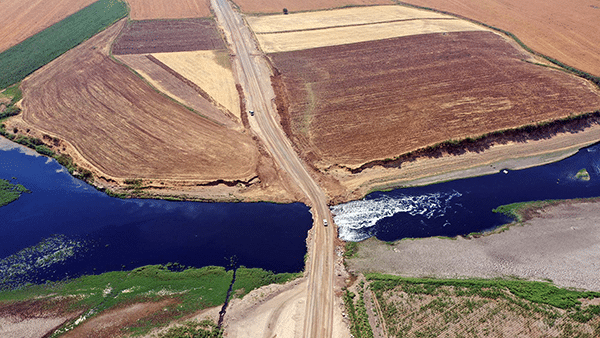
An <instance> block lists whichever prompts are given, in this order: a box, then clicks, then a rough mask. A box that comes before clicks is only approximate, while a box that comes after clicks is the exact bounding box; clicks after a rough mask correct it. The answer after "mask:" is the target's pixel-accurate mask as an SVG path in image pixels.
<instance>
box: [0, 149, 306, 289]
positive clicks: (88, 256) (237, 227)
mask: <svg viewBox="0 0 600 338" xmlns="http://www.w3.org/2000/svg"><path fill="white" fill-rule="evenodd" d="M13 177H14V178H15V179H13ZM0 178H4V179H8V180H10V181H11V182H12V183H20V184H23V185H24V186H25V187H27V188H28V189H29V190H31V191H32V193H31V194H23V195H22V196H21V197H20V198H19V199H18V200H16V201H15V202H12V203H10V204H8V205H7V206H4V207H2V208H1V209H0V234H1V235H0V283H2V282H3V283H4V284H10V285H18V284H22V283H25V282H33V283H40V282H44V281H47V280H61V279H64V278H66V277H68V278H72V277H78V276H80V275H84V274H98V273H102V272H106V271H115V270H129V269H133V268H136V267H138V266H143V265H148V264H166V263H169V262H176V263H179V264H182V265H185V266H193V267H202V266H207V265H219V266H227V265H228V264H229V262H230V258H231V257H234V256H235V257H236V258H237V262H238V264H239V265H243V266H246V267H250V268H254V267H257V268H263V269H266V270H270V271H273V272H299V271H302V270H303V269H304V255H305V254H306V236H307V232H308V230H309V229H310V228H311V226H312V216H311V214H310V212H309V208H308V207H307V206H305V205H304V204H301V203H294V204H272V203H199V202H172V201H163V200H142V199H118V198H112V197H109V196H107V195H106V194H104V193H101V192H99V191H97V190H96V189H95V188H94V187H92V186H90V185H88V184H86V183H84V182H82V181H80V180H78V179H75V178H73V177H72V176H71V175H69V173H68V172H67V171H66V169H65V168H64V167H62V166H61V165H60V164H58V163H57V162H56V161H54V160H53V159H50V158H47V157H43V156H39V155H37V154H35V153H33V152H32V151H30V150H29V149H27V148H24V147H22V146H19V145H16V144H14V143H11V142H9V141H7V140H5V139H0Z"/></svg>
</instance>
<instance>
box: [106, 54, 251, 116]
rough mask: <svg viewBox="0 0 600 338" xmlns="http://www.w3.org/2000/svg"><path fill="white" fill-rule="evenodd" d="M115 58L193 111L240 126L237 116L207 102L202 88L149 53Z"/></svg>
mask: <svg viewBox="0 0 600 338" xmlns="http://www.w3.org/2000/svg"><path fill="white" fill-rule="evenodd" d="M115 58H116V59H117V60H119V61H121V62H123V63H125V64H126V65H127V66H129V67H131V68H132V69H134V70H135V71H136V72H137V73H138V74H140V75H141V76H142V77H144V79H145V80H146V81H148V82H149V83H150V84H151V85H152V86H154V87H155V88H156V89H158V90H159V91H161V92H163V93H165V94H167V95H169V96H170V97H172V98H174V99H175V100H177V101H179V102H181V103H183V104H184V105H186V106H187V107H190V108H192V109H193V110H195V111H196V112H202V113H201V114H202V115H203V116H205V117H207V118H209V119H211V120H213V121H215V122H217V123H219V124H222V125H224V126H226V127H228V128H238V127H240V126H241V123H240V121H239V119H237V118H235V117H234V116H233V115H231V114H230V113H228V112H227V111H225V110H221V109H219V108H217V106H215V105H214V104H213V103H212V102H211V101H209V100H208V99H206V98H204V96H207V95H208V94H207V93H206V92H205V91H204V90H203V89H202V88H200V87H198V85H196V84H194V83H193V82H191V81H190V80H188V79H186V78H184V77H183V76H181V75H180V74H178V73H176V72H175V71H174V70H172V69H171V68H169V67H167V66H166V65H164V64H163V63H161V62H160V61H158V60H156V59H155V58H154V59H153V58H152V56H151V55H145V54H128V55H116V56H115ZM238 110H239V109H238Z"/></svg>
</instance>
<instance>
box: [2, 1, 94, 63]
mask: <svg viewBox="0 0 600 338" xmlns="http://www.w3.org/2000/svg"><path fill="white" fill-rule="evenodd" d="M93 2H96V0H62V1H59V0H46V1H41V0H21V1H2V2H0V8H2V24H1V25H0V52H2V51H4V50H6V49H8V48H10V47H12V46H14V45H16V44H18V43H19V42H21V41H23V40H25V39H27V38H28V37H30V36H32V35H34V34H36V33H38V32H40V31H41V30H43V29H46V28H48V27H50V26H51V25H53V24H55V23H57V22H59V21H60V20H62V19H64V18H66V17H67V16H69V15H71V14H73V13H75V12H77V11H78V10H80V9H82V8H84V7H85V6H87V5H90V4H92V3H93Z"/></svg>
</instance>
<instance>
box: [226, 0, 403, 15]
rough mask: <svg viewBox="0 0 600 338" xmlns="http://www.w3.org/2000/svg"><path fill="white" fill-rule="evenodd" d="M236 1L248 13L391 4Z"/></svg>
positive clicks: (386, 0) (378, 0) (373, 0)
mask: <svg viewBox="0 0 600 338" xmlns="http://www.w3.org/2000/svg"><path fill="white" fill-rule="evenodd" d="M234 3H235V4H236V5H238V6H240V8H241V9H242V11H243V12H247V13H281V12H282V11H283V9H284V8H287V9H288V10H289V11H290V12H295V11H309V10H315V9H328V8H338V7H344V6H353V5H354V6H356V5H357V6H366V5H382V4H385V5H391V4H392V1H391V0H235V1H234Z"/></svg>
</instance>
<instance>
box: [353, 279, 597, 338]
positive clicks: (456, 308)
mask: <svg viewBox="0 0 600 338" xmlns="http://www.w3.org/2000/svg"><path fill="white" fill-rule="evenodd" d="M356 289H357V290H356V292H357V293H358V295H357V294H356V293H354V294H353V296H354V298H355V299H360V300H359V301H358V302H357V303H356V307H357V308H362V313H361V312H360V311H356V312H358V314H359V316H363V317H366V318H365V320H366V321H367V323H366V324H367V325H368V324H369V323H370V326H371V328H372V329H373V331H374V333H375V337H523V338H525V337H527V338H529V337H592V336H597V335H598V333H600V321H599V320H598V316H597V313H598V311H599V309H600V308H599V307H598V305H597V304H598V299H597V298H595V297H598V296H599V295H600V294H598V293H593V292H585V291H583V292H582V291H572V290H566V289H559V288H556V287H555V286H553V285H552V284H550V283H542V282H527V281H518V280H479V279H458V280H444V279H434V278H425V279H415V278H402V277H397V276H389V275H379V274H369V275H367V282H366V283H364V282H363V281H361V282H360V283H359V285H357V287H356ZM357 296H358V297H357ZM350 297H351V295H350V294H349V293H347V294H346V301H347V300H350V299H351V298H350ZM587 297H589V298H587ZM577 298H579V299H580V300H577ZM372 336H373V335H371V337H372Z"/></svg>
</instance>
